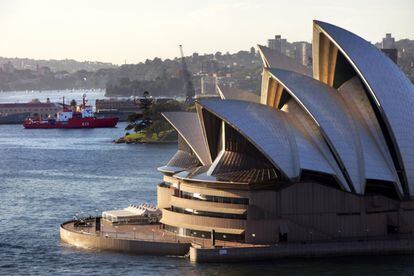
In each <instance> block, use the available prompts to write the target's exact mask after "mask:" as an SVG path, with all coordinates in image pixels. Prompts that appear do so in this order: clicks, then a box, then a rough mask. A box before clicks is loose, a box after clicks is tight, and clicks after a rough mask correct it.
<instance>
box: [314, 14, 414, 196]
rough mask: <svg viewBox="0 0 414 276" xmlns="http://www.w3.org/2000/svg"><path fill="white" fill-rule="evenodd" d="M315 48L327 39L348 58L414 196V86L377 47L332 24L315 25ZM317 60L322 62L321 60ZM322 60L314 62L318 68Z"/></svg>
mask: <svg viewBox="0 0 414 276" xmlns="http://www.w3.org/2000/svg"><path fill="white" fill-rule="evenodd" d="M314 29H315V30H316V32H315V33H314V36H315V37H314V44H317V43H318V41H319V37H320V35H321V34H323V35H325V36H326V37H327V38H328V39H329V40H330V41H331V42H332V43H334V45H336V47H337V48H338V50H339V51H340V52H341V53H342V54H343V55H344V57H345V58H346V59H347V61H348V62H349V64H350V65H351V66H352V67H353V69H354V70H355V72H356V74H357V75H358V76H359V77H360V79H361V80H362V82H363V84H364V86H365V88H366V89H367V92H368V95H369V97H370V98H371V101H372V102H373V103H374V106H375V108H376V109H377V110H378V112H377V113H378V116H379V117H380V118H379V119H380V120H381V121H382V123H383V125H384V127H383V131H386V132H388V133H387V136H388V137H390V139H389V141H390V142H389V143H388V145H389V147H390V150H392V151H393V152H395V155H396V157H395V161H394V163H398V166H400V167H401V170H402V175H403V177H402V179H403V181H404V182H406V184H407V185H408V190H409V194H410V195H411V196H414V143H413V137H414V127H413V126H414V112H413V106H414V86H413V84H412V83H411V82H410V81H409V80H408V78H407V77H406V76H405V75H404V73H403V72H402V71H401V70H400V69H399V68H398V67H397V65H395V64H394V63H393V62H392V61H391V60H390V59H389V58H388V57H386V56H385V55H384V54H383V53H381V52H380V51H379V50H378V49H377V48H376V47H375V46H374V45H372V44H371V43H369V42H368V41H366V40H364V39H362V38H361V37H359V36H357V35H355V34H353V33H351V32H349V31H347V30H344V29H342V28H339V27H337V26H334V25H332V24H329V23H325V22H321V21H314ZM316 58H319V57H318V56H317V57H316ZM317 63H318V60H314V64H317Z"/></svg>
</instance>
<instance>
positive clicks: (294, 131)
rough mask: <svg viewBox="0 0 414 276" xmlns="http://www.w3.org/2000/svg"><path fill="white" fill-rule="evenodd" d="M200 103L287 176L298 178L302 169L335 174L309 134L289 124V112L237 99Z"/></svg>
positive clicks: (202, 101) (203, 101) (292, 178)
mask: <svg viewBox="0 0 414 276" xmlns="http://www.w3.org/2000/svg"><path fill="white" fill-rule="evenodd" d="M199 104H200V105H201V106H202V107H203V108H206V109H207V110H209V111H210V112H212V113H213V114H215V115H216V116H218V117H219V118H221V119H222V120H224V121H225V122H227V123H228V124H230V125H231V126H232V127H234V128H235V129H236V130H238V131H239V132H240V133H241V134H242V135H243V136H245V137H246V139H248V140H249V141H250V142H251V143H252V144H253V145H255V146H256V147H257V148H258V149H259V150H260V151H261V152H262V153H263V154H264V155H265V156H266V157H267V158H268V159H269V160H270V161H271V162H272V163H273V164H274V165H275V167H277V168H278V169H280V170H281V171H282V173H283V174H285V175H286V176H287V177H288V178H289V179H291V180H294V179H296V178H298V177H299V176H300V171H301V169H307V170H313V171H318V172H323V173H326V174H335V172H334V170H333V169H332V167H331V166H330V165H329V163H328V162H327V161H326V159H325V158H324V157H323V155H322V154H321V153H320V152H319V150H318V149H317V147H315V145H314V144H313V142H312V141H311V140H310V139H309V137H307V136H305V135H303V132H302V131H301V130H300V129H299V128H298V127H297V125H295V124H291V120H292V118H289V117H290V115H289V114H288V113H286V112H283V111H279V110H275V109H273V108H270V107H268V106H265V105H262V104H256V103H249V102H245V101H237V100H223V101H218V100H201V101H200V102H199ZM240 114H243V116H240Z"/></svg>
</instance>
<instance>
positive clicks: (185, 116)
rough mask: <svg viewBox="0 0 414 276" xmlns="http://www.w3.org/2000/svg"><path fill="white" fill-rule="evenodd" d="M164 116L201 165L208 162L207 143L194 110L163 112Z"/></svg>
mask: <svg viewBox="0 0 414 276" xmlns="http://www.w3.org/2000/svg"><path fill="white" fill-rule="evenodd" d="M162 115H163V116H164V118H165V119H166V120H167V121H168V122H169V123H170V124H171V125H172V126H173V127H174V128H175V129H176V130H177V132H178V133H179V135H181V137H182V138H183V139H184V140H185V141H186V143H187V144H188V146H190V148H191V149H192V150H193V152H194V153H195V155H197V157H198V159H199V160H200V162H201V163H202V164H203V165H207V164H210V158H209V154H208V151H207V145H206V143H205V140H204V138H203V131H202V129H201V125H200V121H199V119H198V116H197V114H196V113H194V112H164V113H162Z"/></svg>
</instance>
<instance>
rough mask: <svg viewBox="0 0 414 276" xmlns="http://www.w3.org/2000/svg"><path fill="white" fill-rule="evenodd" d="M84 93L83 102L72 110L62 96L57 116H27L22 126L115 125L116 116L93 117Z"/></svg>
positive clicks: (77, 126) (82, 126)
mask: <svg viewBox="0 0 414 276" xmlns="http://www.w3.org/2000/svg"><path fill="white" fill-rule="evenodd" d="M85 98H86V95H83V103H82V104H81V105H80V106H78V107H77V108H76V110H72V109H70V108H68V107H66V105H65V99H64V98H63V110H62V112H58V113H57V118H56V119H54V118H48V119H47V120H42V119H37V120H36V119H32V118H27V119H26V120H25V121H24V122H23V126H24V128H28V129H51V128H97V127H115V126H116V124H117V123H118V118H116V117H114V118H99V117H95V114H94V113H93V110H92V106H89V105H86V99H85Z"/></svg>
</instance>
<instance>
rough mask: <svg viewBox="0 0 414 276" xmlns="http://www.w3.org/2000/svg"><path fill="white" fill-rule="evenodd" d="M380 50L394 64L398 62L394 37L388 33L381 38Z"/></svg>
mask: <svg viewBox="0 0 414 276" xmlns="http://www.w3.org/2000/svg"><path fill="white" fill-rule="evenodd" d="M381 51H382V52H383V53H384V54H386V55H387V56H388V57H389V58H390V59H391V60H392V61H394V63H395V64H397V62H398V49H397V47H396V45H395V38H394V37H392V36H391V34H390V33H388V34H385V37H384V38H383V39H382V43H381Z"/></svg>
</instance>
